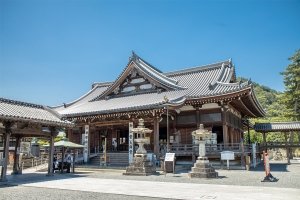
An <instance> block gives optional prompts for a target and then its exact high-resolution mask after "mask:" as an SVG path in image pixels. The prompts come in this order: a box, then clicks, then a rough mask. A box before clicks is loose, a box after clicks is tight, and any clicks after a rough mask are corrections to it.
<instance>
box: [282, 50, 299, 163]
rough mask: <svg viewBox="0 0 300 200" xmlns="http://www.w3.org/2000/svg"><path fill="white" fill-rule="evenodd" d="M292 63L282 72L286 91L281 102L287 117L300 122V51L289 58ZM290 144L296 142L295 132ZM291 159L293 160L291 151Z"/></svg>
mask: <svg viewBox="0 0 300 200" xmlns="http://www.w3.org/2000/svg"><path fill="white" fill-rule="evenodd" d="M288 60H291V61H292V63H291V64H289V65H288V66H287V67H286V71H284V72H280V74H281V75H284V79H283V83H284V85H285V90H284V92H283V94H282V95H281V98H280V102H281V103H282V104H284V106H285V107H286V111H285V116H286V117H289V118H290V119H291V120H292V121H299V120H300V49H298V50H296V53H295V54H294V55H293V56H292V57H290V58H288ZM288 140H289V142H292V141H293V140H294V132H291V134H290V137H289V139H288ZM289 157H290V158H293V155H292V151H291V149H290V150H289Z"/></svg>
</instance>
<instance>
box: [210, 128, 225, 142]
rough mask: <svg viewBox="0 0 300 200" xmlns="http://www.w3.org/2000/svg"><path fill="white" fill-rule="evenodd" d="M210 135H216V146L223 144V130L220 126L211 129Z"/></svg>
mask: <svg viewBox="0 0 300 200" xmlns="http://www.w3.org/2000/svg"><path fill="white" fill-rule="evenodd" d="M212 133H216V134H217V143H218V144H219V143H221V142H223V128H222V126H214V127H213V128H212Z"/></svg>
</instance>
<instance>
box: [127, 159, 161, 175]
mask: <svg viewBox="0 0 300 200" xmlns="http://www.w3.org/2000/svg"><path fill="white" fill-rule="evenodd" d="M153 174H157V173H156V167H155V166H153V163H152V162H150V159H149V158H147V154H146V155H144V154H138V155H135V157H134V158H133V161H132V162H131V163H130V166H128V167H126V173H123V175H131V176H148V175H153Z"/></svg>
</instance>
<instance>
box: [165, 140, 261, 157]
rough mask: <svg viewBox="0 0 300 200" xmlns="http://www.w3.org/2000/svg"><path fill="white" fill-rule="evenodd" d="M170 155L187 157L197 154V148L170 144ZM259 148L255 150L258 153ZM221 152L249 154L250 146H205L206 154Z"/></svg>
mask: <svg viewBox="0 0 300 200" xmlns="http://www.w3.org/2000/svg"><path fill="white" fill-rule="evenodd" d="M169 148H170V152H171V153H176V154H177V155H183V154H185V155H188V154H198V153H199V150H198V148H199V147H198V146H195V145H193V144H172V145H170V146H169ZM258 149H259V148H257V151H258ZM222 151H233V152H251V151H252V146H251V145H243V143H222V144H216V145H206V153H208V154H209V153H220V152H222Z"/></svg>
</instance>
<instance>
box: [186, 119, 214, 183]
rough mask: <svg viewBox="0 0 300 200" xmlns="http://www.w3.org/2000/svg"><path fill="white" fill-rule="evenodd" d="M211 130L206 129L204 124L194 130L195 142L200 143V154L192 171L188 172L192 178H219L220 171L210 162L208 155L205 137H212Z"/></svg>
mask: <svg viewBox="0 0 300 200" xmlns="http://www.w3.org/2000/svg"><path fill="white" fill-rule="evenodd" d="M211 134H212V133H211V131H208V130H206V129H204V126H203V124H200V126H199V129H198V130H196V131H193V132H192V136H193V138H194V140H196V141H194V143H195V144H196V143H198V144H199V156H198V158H197V161H196V163H195V164H194V167H192V171H190V172H189V173H188V176H189V177H190V178H218V172H215V169H214V168H213V167H212V166H211V164H209V160H208V159H207V157H206V147H205V143H206V142H205V139H206V138H210V137H211Z"/></svg>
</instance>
